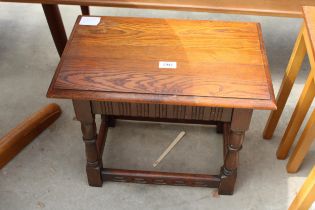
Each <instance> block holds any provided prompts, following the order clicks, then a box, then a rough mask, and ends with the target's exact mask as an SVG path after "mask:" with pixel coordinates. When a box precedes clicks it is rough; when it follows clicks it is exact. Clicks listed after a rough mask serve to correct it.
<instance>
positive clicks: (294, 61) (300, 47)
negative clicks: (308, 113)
mask: <svg viewBox="0 0 315 210" xmlns="http://www.w3.org/2000/svg"><path fill="white" fill-rule="evenodd" d="M303 31H304V26H303V27H302V29H301V30H300V33H299V36H298V38H297V40H296V42H295V46H294V49H293V52H292V55H291V58H290V61H289V63H288V66H287V69H286V72H285V74H284V77H283V80H282V84H281V87H280V90H279V92H278V95H277V110H275V111H272V112H271V113H270V115H269V119H268V121H267V124H266V127H265V130H264V133H263V137H264V139H271V137H272V136H273V133H274V131H275V129H276V127H277V124H278V122H279V119H280V116H281V114H282V111H283V109H284V106H285V104H286V102H287V99H288V97H289V95H290V92H291V89H292V86H293V84H294V81H295V79H296V76H297V74H298V73H299V71H300V69H301V65H302V63H303V59H304V57H305V55H306V46H305V42H304V37H303Z"/></svg>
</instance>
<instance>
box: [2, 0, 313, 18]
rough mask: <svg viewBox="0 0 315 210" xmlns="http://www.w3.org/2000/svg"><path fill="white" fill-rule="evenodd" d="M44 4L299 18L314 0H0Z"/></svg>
mask: <svg viewBox="0 0 315 210" xmlns="http://www.w3.org/2000/svg"><path fill="white" fill-rule="evenodd" d="M0 1H6V2H27V3H45V4H74V5H90V6H108V7H127V8H147V9H169V10H185V11H204V12H222V13H240V14H255V15H270V16H288V17H302V6H304V5H308V6H315V1H314V0H0Z"/></svg>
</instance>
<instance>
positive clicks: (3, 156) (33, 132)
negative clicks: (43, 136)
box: [0, 104, 61, 169]
mask: <svg viewBox="0 0 315 210" xmlns="http://www.w3.org/2000/svg"><path fill="white" fill-rule="evenodd" d="M60 114H61V109H60V107H59V106H58V105H57V104H49V105H47V106H45V107H44V108H42V109H41V110H39V111H38V112H36V113H34V114H33V115H32V116H30V117H28V118H27V119H25V120H24V121H23V122H22V123H20V124H19V125H18V126H16V127H15V128H14V129H12V130H11V131H9V132H8V133H7V134H6V135H5V136H4V137H2V138H1V139H0V169H1V168H2V167H3V166H4V165H5V164H7V163H8V162H9V161H10V160H11V159H12V158H14V157H15V156H16V155H17V154H18V153H19V152H20V151H21V150H22V149H23V148H24V147H25V146H26V145H27V144H29V143H30V142H31V141H32V140H33V139H34V138H35V137H36V136H38V135H39V134H40V133H41V132H42V131H44V130H45V129H46V128H47V127H48V126H49V125H50V124H52V123H53V122H54V121H55V120H56V119H57V118H58V117H59V116H60Z"/></svg>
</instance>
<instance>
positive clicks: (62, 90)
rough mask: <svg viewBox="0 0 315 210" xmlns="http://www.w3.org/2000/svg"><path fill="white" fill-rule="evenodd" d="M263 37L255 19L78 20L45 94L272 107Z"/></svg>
mask: <svg viewBox="0 0 315 210" xmlns="http://www.w3.org/2000/svg"><path fill="white" fill-rule="evenodd" d="M79 19H80V17H79ZM77 22H78V21H77ZM261 39H262V38H261V31H260V27H259V25H258V24H256V23H238V22H219V21H187V20H170V19H149V18H120V17H102V19H101V22H100V24H99V25H98V26H82V25H78V24H76V26H75V28H74V30H73V33H72V36H71V38H70V40H69V42H68V44H67V47H66V50H65V52H64V54H63V56H62V60H61V63H60V65H59V66H58V69H57V73H56V75H55V77H54V80H53V82H52V85H51V87H50V91H49V92H48V96H52V97H63V98H76V99H88V100H116V101H117V99H118V100H119V101H125V102H130V101H137V102H139V100H140V102H145V103H149V102H152V100H153V99H155V100H154V101H155V102H166V101H167V103H170V104H172V103H173V102H171V101H170V100H168V99H169V98H173V99H174V97H175V99H176V100H175V99H174V101H176V102H174V104H177V103H181V99H183V101H182V104H183V105H184V104H188V103H191V102H187V103H186V102H184V101H189V100H190V101H193V102H194V105H206V106H219V104H217V103H218V101H219V103H220V106H222V107H239V106H240V107H250V108H262V109H263V108H266V109H273V108H275V103H274V95H273V89H272V84H271V79H270V75H269V69H268V63H267V61H266V56H265V51H264V46H263V43H262V40H261ZM159 61H171V62H177V68H176V69H160V68H159ZM86 91H89V92H90V93H96V94H90V95H87V94H86ZM84 92H85V93H84ZM139 95H141V96H139ZM111 96H112V97H111ZM164 97H165V99H163V98H164ZM196 97H197V99H198V100H197V99H196ZM166 98H167V99H166ZM200 98H202V99H203V102H201V101H202V100H199V99H200ZM199 101H200V103H199ZM236 101H237V103H236Z"/></svg>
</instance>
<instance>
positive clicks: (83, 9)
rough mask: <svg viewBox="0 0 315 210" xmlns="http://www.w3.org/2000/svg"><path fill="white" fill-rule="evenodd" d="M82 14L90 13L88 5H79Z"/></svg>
mask: <svg viewBox="0 0 315 210" xmlns="http://www.w3.org/2000/svg"><path fill="white" fill-rule="evenodd" d="M80 7H81V12H82V15H90V8H89V6H80Z"/></svg>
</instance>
